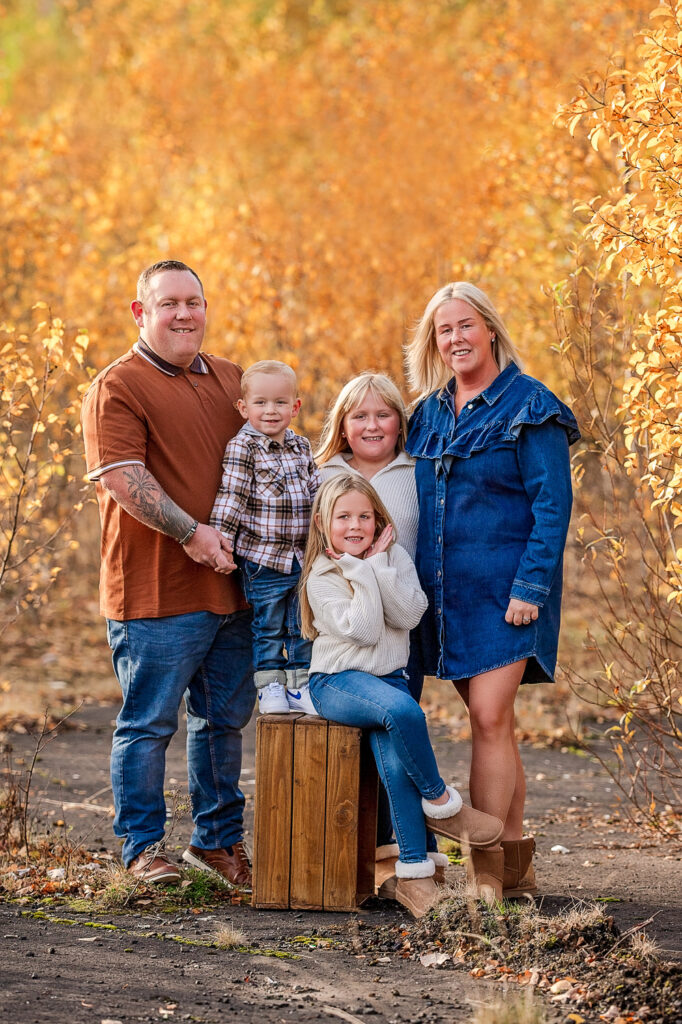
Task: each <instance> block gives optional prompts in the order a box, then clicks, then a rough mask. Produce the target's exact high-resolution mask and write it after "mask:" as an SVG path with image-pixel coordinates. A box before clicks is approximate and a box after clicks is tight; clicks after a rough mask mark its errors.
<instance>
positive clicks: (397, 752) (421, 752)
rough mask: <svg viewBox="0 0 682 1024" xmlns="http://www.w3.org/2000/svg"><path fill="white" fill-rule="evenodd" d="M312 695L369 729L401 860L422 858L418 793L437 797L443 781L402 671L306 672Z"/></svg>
mask: <svg viewBox="0 0 682 1024" xmlns="http://www.w3.org/2000/svg"><path fill="white" fill-rule="evenodd" d="M310 696H311V697H312V700H313V704H314V705H315V707H316V708H317V710H318V711H319V713H320V714H321V715H322V716H323V717H324V718H328V719H330V720H331V721H334V722H341V724H342V725H354V726H359V727H360V728H362V729H368V730H369V739H370V743H371V746H372V753H373V754H374V759H375V761H376V764H377V769H378V772H379V776H380V778H381V781H382V782H383V784H384V786H385V788H386V792H387V794H388V800H389V804H390V808H391V819H392V821H393V828H394V831H395V835H396V840H397V842H398V847H399V849H400V859H401V861H403V862H405V863H408V864H409V863H412V864H415V863H417V862H419V861H423V860H425V859H426V827H425V825H424V812H423V811H422V805H421V798H422V797H426V799H427V800H435V799H436V798H437V797H439V796H442V794H443V793H444V792H445V783H444V782H443V780H442V779H441V777H440V775H439V773H438V765H437V764H436V758H435V756H434V753H433V749H432V747H431V741H430V740H429V733H428V729H427V727H426V718H425V716H424V712H423V711H422V709H421V708H420V707H419V705H418V704H417V702H416V701H415V700H414V698H413V697H412V696H411V695H410V691H409V689H408V686H407V680H406V679H405V675H404V673H403V671H402V670H401V671H399V672H393V673H392V674H391V675H388V676H381V677H380V676H373V675H370V674H369V673H368V672H359V671H355V670H350V671H347V672H338V673H335V674H333V675H325V674H324V673H322V672H315V673H313V674H312V675H311V677H310Z"/></svg>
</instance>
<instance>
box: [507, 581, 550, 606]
mask: <svg viewBox="0 0 682 1024" xmlns="http://www.w3.org/2000/svg"><path fill="white" fill-rule="evenodd" d="M548 594H549V591H548V590H547V588H546V587H538V586H535V585H534V584H533V583H526V582H525V580H514V582H513V583H512V588H511V591H510V592H509V597H510V598H512V597H515V598H516V600H517V601H527V602H528V604H536V605H537V606H538V608H542V607H543V605H544V603H545V600H546V599H547V595H548Z"/></svg>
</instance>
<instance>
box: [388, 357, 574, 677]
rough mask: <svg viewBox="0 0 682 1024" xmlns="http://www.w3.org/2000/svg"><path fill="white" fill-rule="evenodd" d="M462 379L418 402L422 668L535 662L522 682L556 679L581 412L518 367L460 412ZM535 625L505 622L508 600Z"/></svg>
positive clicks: (413, 443)
mask: <svg viewBox="0 0 682 1024" xmlns="http://www.w3.org/2000/svg"><path fill="white" fill-rule="evenodd" d="M454 390H455V381H454V378H453V379H452V380H451V381H450V382H449V383H448V384H447V385H446V387H444V388H443V389H442V390H440V391H436V392H433V393H432V394H431V395H429V396H428V397H427V398H425V399H424V400H423V401H422V402H420V404H419V405H418V406H417V407H416V409H415V411H414V413H413V415H412V418H411V420H410V426H409V433H408V438H407V451H408V453H409V454H410V455H412V456H413V457H414V458H415V459H416V460H417V465H416V480H417V493H418V496H419V531H418V536H417V557H416V565H417V571H418V573H419V578H420V581H421V584H422V588H423V589H424V591H425V593H426V595H427V597H428V599H429V608H428V611H427V613H426V615H425V616H424V619H423V620H422V624H421V631H422V644H423V648H424V656H425V661H426V669H425V670H426V673H427V674H428V675H435V676H437V677H438V678H440V679H452V680H465V679H470V678H471V677H472V676H475V675H479V674H480V673H482V672H489V671H491V670H492V669H495V668H500V667H501V666H502V665H508V664H511V663H512V662H515V661H521V660H522V659H524V658H527V659H528V664H527V666H526V670H525V673H524V677H523V680H522V682H524V683H540V682H553V680H554V670H555V667H556V655H557V645H558V640H559V619H560V610H561V584H562V561H563V550H564V544H565V542H566V533H567V530H568V522H569V518H570V513H571V503H572V494H571V470H570V462H569V453H568V449H569V445H571V444H573V443H574V442H575V441H578V440H579V439H580V432H579V430H578V425H577V423H576V420H575V417H574V416H573V413H572V412H571V411H570V409H569V408H568V407H567V406H566V405H564V404H563V403H562V402H560V401H559V399H558V398H556V397H555V395H553V394H552V392H551V391H550V390H549V389H548V388H546V387H545V385H544V384H541V383H540V381H537V380H534V379H533V378H532V377H529V376H527V375H526V374H524V373H521V371H520V370H519V368H518V366H516V365H515V364H514V363H511V364H510V365H509V366H507V367H506V368H505V369H504V370H503V371H502V373H500V374H499V376H498V377H496V378H495V380H494V381H493V383H492V384H491V385H490V386H489V387H488V388H486V390H485V391H483V392H482V393H481V394H480V395H477V396H476V398H473V399H472V400H471V401H470V402H468V403H467V404H466V405H465V406H464V408H463V409H462V411H461V412H460V413H459V415H458V416H455V410H454V402H453V395H454ZM511 597H515V598H518V599H519V600H521V601H528V602H531V603H532V604H535V605H537V606H538V608H539V615H538V619H537V621H536V622H531V623H530V624H529V625H527V626H512V625H508V624H507V623H506V622H505V621H504V616H505V612H506V610H507V605H508V604H509V599H510V598H511Z"/></svg>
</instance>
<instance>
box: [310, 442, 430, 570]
mask: <svg viewBox="0 0 682 1024" xmlns="http://www.w3.org/2000/svg"><path fill="white" fill-rule="evenodd" d="M352 457H353V456H352V455H351V453H350V452H340V453H339V454H338V455H333V456H332V458H331V459H330V460H329V462H325V463H323V464H322V465H321V466H320V467H319V468H320V475H321V476H322V479H323V480H328V479H329V478H330V477H332V476H336V475H337V474H339V473H350V474H351V476H352V475H353V474H355V475H356V476H360V474H359V473H358V471H357V469H353V467H352V466H349V465H348V460H349V459H352ZM369 482H370V483H371V485H372V487H373V488H374V490H375V491H376V492H377V494H378V495H379V497H380V498H381V500H382V501H383V503H384V505H385V506H386V508H387V509H388V513H389V515H390V516H391V519H392V520H393V522H394V523H395V528H396V533H397V534H398V536H397V538H396V539H397V541H398V543H399V544H400V546H401V547H403V548H405V550H406V551H407V553H408V555H409V556H410V558H414V556H415V552H416V550H417V525H418V523H419V504H418V502H417V486H416V484H415V482H414V459H413V458H412V456H411V455H408V454H407V452H399V453H398V455H396V457H395V459H394V460H393V462H389V464H388V466H384V468H383V469H380V470H379V471H378V472H377V473H375V474H374V476H373V477H372V479H371V480H370V481H369Z"/></svg>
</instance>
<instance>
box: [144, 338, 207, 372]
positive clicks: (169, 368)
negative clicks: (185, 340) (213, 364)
mask: <svg viewBox="0 0 682 1024" xmlns="http://www.w3.org/2000/svg"><path fill="white" fill-rule="evenodd" d="M133 352H135V353H137V355H138V356H142V358H143V359H146V360H147V362H148V363H151V364H152V366H155V367H156V369H157V370H161V372H162V373H165V374H167V375H168V376H169V377H178V376H179V375H180V374H181V373H183V372H184V370H183V367H182V366H175V365H174V364H173V363H169V362H168V361H167V360H165V359H162V358H161V356H159V355H157V354H156V352H154V350H153V349H151V348H150V347H149V345H148V344H147V342H146V341H144V339H143V338H138V339H137V341H136V342H135V344H134V345H133ZM187 369H188V370H189V372H190V373H208V367H207V365H206V363H205V362H204V360H203V359H202V358H201V356H200V355H199V353H198V352H197V354H196V355H195V357H194V359H193V361H192V363H191V364H190V365H189V366H188V367H187Z"/></svg>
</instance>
